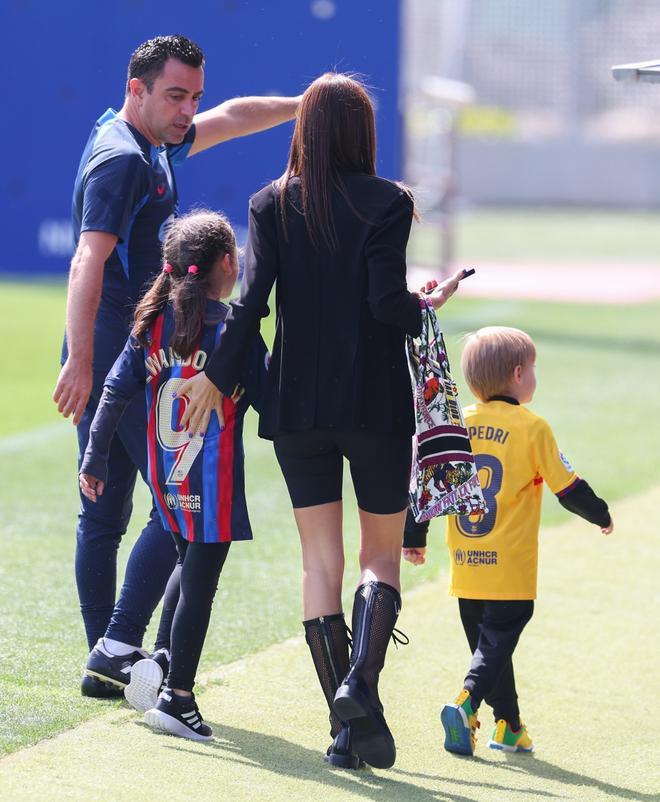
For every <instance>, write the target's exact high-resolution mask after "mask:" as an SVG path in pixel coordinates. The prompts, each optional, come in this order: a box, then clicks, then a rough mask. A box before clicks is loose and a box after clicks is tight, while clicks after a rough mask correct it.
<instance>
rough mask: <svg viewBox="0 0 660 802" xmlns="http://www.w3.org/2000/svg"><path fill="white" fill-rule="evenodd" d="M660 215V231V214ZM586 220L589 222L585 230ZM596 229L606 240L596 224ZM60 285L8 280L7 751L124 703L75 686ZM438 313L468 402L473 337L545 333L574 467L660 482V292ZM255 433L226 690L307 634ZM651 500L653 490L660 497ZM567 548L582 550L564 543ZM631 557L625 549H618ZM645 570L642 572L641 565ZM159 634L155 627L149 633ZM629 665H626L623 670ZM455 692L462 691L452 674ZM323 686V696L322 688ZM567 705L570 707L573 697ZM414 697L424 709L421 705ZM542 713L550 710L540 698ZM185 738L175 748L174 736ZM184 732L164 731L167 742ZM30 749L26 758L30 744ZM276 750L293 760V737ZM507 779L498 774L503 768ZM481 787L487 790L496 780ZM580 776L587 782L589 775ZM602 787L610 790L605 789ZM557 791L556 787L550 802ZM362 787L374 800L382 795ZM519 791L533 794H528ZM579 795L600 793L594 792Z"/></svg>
mask: <svg viewBox="0 0 660 802" xmlns="http://www.w3.org/2000/svg"><path fill="white" fill-rule="evenodd" d="M496 217H497V215H485V216H482V217H480V218H478V219H477V220H475V221H474V223H473V224H472V225H473V226H474V228H473V231H475V232H477V233H478V234H479V236H478V238H477V239H480V238H481V235H482V234H483V235H484V241H487V240H488V238H489V237H495V236H496V234H495V233H494V232H495V231H499V232H500V234H501V235H502V239H501V240H499V244H496V245H497V247H496V252H495V253H489V254H488V255H489V256H491V257H492V258H509V257H512V258H514V259H522V258H524V257H525V256H527V255H529V258H532V256H533V257H535V258H545V259H547V258H553V257H556V258H561V256H562V248H563V247H564V246H563V245H561V244H558V243H560V242H561V241H562V237H561V236H559V237H558V239H557V241H556V242H555V243H554V245H550V246H549V247H550V251H551V252H550V254H548V253H541V252H540V251H541V250H543V248H541V247H540V246H539V252H534V245H533V241H537V240H538V241H540V242H541V243H542V242H544V241H546V242H551V240H552V238H551V237H548V236H547V228H546V229H543V231H545V232H546V233H545V234H544V233H543V231H541V232H540V233H539V230H535V231H533V232H531V233H530V232H529V231H528V232H527V234H528V235H529V236H528V240H527V241H526V242H521V241H520V238H518V240H516V242H515V244H514V245H507V244H506V236H508V235H507V232H509V234H512V233H513V231H514V229H516V226H515V225H514V221H512V220H509V219H508V218H498V219H496ZM520 222H521V221H519V220H518V223H520ZM554 222H556V221H554ZM650 222H651V221H650V218H649V220H648V221H647V220H646V218H643V219H642V222H641V229H640V231H641V234H640V236H641V244H640V239H639V237H638V238H636V239H635V241H636V242H637V245H636V246H635V248H636V250H635V249H633V251H634V257H635V258H637V259H639V260H645V261H651V258H652V257H650V256H649V255H650V254H652V253H653V251H654V250H655V248H656V246H657V245H659V244H660V241H656V239H655V238H656V237H657V234H656V231H654V230H652V227H651V225H650ZM647 223H648V225H647ZM654 225H655V227H656V230H658V229H660V227H658V226H657V223H654ZM524 229H525V226H522V227H521V226H520V225H518V226H517V230H518V231H519V232H520V231H524ZM566 230H567V226H566V225H564V228H563V229H562V231H563V232H564V235H565V236H569V238H570V236H571V227H570V226H568V234H566ZM583 230H587V232H588V230H589V226H588V225H587V226H586V229H583ZM602 230H603V229H602V227H601V231H602ZM479 232H481V233H479ZM461 236H464V235H463V234H461ZM543 237H546V239H545V240H544V239H543ZM539 238H540V239H539ZM593 239H594V240H596V239H597V237H596V234H595V229H594V235H593ZM626 241H627V240H626ZM475 242H476V241H475V240H471V241H470V243H471V244H469V245H467V246H465V247H462V255H464V258H466V259H469V260H470V261H474V260H475V259H477V258H478V257H479V255H480V254H484V255H485V250H486V249H482V246H480V245H478V244H475ZM509 242H513V240H509ZM553 247H554V249H555V252H552V248H553ZM566 247H568V246H566ZM582 247H583V248H584V256H585V258H594V256H596V257H597V256H598V255H599V251H598V248H597V247H595V246H594V247H593V248H592V249H591V250H590V249H589V247H588V246H587V245H584V246H582ZM598 247H600V246H598ZM498 248H499V249H500V250H498ZM511 248H513V249H514V251H515V253H513V252H512V250H511ZM621 251H622V252H621V253H617V252H616V249H615V248H614V246H612V245H611V244H610V246H609V250H608V256H609V258H611V259H613V260H615V261H619V260H621V259H622V257H623V251H625V242H624V245H623V247H621ZM655 253H657V250H655ZM574 255H575V254H574V253H573V254H572V256H574ZM64 297H65V287H64V284H63V283H45V284H38V283H22V282H4V283H0V338H1V341H2V343H3V349H4V356H3V361H2V371H3V389H4V390H5V392H3V393H2V397H1V398H0V461H1V463H2V465H3V470H2V482H0V509H1V511H2V535H3V559H2V560H1V561H0V609H1V610H2V611H3V615H2V623H1V624H0V656H1V658H2V659H1V660H0V688H2V693H1V694H0V752H4V753H6V754H9V753H12V752H16V751H17V750H20V749H21V747H25V746H29V745H31V744H34V743H36V742H37V741H39V740H41V739H43V738H45V737H48V736H54V735H57V734H58V733H61V732H63V731H65V730H67V729H69V728H71V727H74V726H75V725H78V724H80V723H82V722H85V721H91V720H92V719H97V720H98V722H99V723H98V726H99V727H103V726H105V725H103V724H102V722H103V720H104V719H103V716H104V715H105V714H107V713H108V711H110V710H113V709H115V708H116V709H117V710H120V707H119V706H118V704H117V703H112V702H102V703H99V702H96V701H90V700H85V699H82V698H81V697H80V696H79V693H78V681H79V676H80V672H81V668H82V665H83V664H84V659H85V652H86V648H85V642H84V637H83V630H82V623H81V620H80V617H79V613H78V609H77V597H76V590H75V582H74V577H73V553H74V545H75V543H74V540H75V536H74V528H75V516H76V509H77V489H76V471H75V450H76V449H75V434H74V431H73V429H72V427H71V425H70V423H66V422H63V421H61V420H60V419H59V418H58V415H57V412H56V410H55V407H54V404H53V403H52V401H51V400H50V397H51V394H52V390H53V387H54V383H55V380H56V377H57V372H58V359H59V349H60V344H61V332H62V325H63V320H64ZM439 318H440V321H441V326H442V328H443V330H444V332H445V334H446V339H447V345H448V348H449V352H450V358H451V359H452V363H453V367H454V374H455V375H456V377H457V378H458V380H459V385H460V387H461V400H462V402H463V403H464V404H466V403H468V402H469V401H470V395H469V393H468V392H467V391H466V389H465V387H464V385H463V384H462V383H461V379H460V375H459V373H460V371H459V369H458V366H459V355H460V341H461V337H462V336H463V335H464V333H466V332H468V331H471V330H474V329H475V328H478V327H479V326H482V325H490V324H504V325H513V326H518V327H521V328H524V329H526V330H527V331H528V332H529V333H530V334H531V335H532V336H533V337H534V339H535V341H536V344H537V349H538V358H537V374H538V380H539V386H538V390H537V394H536V398H535V400H534V402H533V404H532V405H531V406H532V408H533V409H535V410H536V411H537V412H539V413H540V414H543V415H544V416H546V417H547V418H548V419H549V420H550V422H551V423H552V425H553V428H554V430H555V434H556V435H557V439H558V441H559V444H560V446H561V447H562V449H563V450H564V452H565V453H566V454H567V456H568V457H569V458H570V460H571V461H572V463H573V464H574V466H575V467H576V469H577V470H578V472H579V473H580V474H581V475H583V476H584V477H585V478H587V479H588V480H589V481H590V483H591V484H592V486H593V487H594V488H595V489H596V491H597V492H599V494H601V495H603V496H604V497H605V498H607V499H608V501H617V500H623V499H624V498H626V497H631V496H633V495H634V494H640V493H641V494H643V493H645V492H646V493H652V492H653V491H652V488H653V487H654V486H657V483H658V474H659V471H658V461H657V454H656V450H654V446H653V436H654V435H653V431H654V430H655V431H657V425H656V422H657V421H658V420H659V419H660V392H659V381H658V376H659V375H660V327H659V326H658V323H657V321H658V319H659V318H660V304H659V303H656V302H654V303H649V304H644V305H639V306H592V305H589V304H565V305H561V304H549V303H543V302H531V301H529V302H528V301H490V300H465V299H461V298H460V297H456V298H454V299H452V302H451V304H450V305H449V306H448V307H446V308H445V309H443V310H441V312H440V315H439ZM269 325H270V323H269ZM255 430H256V418H255V417H254V416H253V415H251V417H250V418H249V419H248V421H247V422H246V452H247V475H248V503H249V505H250V509H251V514H252V519H253V524H254V529H255V536H256V539H255V542H254V543H251V544H237V545H236V546H235V547H234V548H233V549H232V553H231V556H230V559H229V560H228V564H227V568H226V571H225V573H223V578H222V582H221V586H220V590H219V592H218V597H217V600H216V603H215V608H214V614H213V618H212V622H211V628H210V632H209V638H208V642H207V646H206V649H205V652H204V655H203V661H202V665H201V671H202V672H203V673H204V674H205V676H207V677H208V678H209V681H208V682H207V689H208V690H207V693H209V694H212V693H215V690H214V682H215V680H213V677H214V676H216V675H218V672H221V671H222V669H221V668H220V667H221V666H223V665H226V664H228V663H230V662H232V661H234V660H236V659H238V658H241V657H248V656H250V655H253V654H254V653H256V652H258V651H259V650H261V649H263V648H265V647H268V646H269V645H271V644H275V643H279V642H281V641H284V640H286V639H287V638H289V637H291V636H296V635H299V634H300V630H301V624H300V620H301V606H300V587H299V585H300V577H299V574H300V570H299V565H300V558H299V546H298V541H297V535H296V532H295V527H294V525H293V518H292V515H291V511H290V508H289V503H288V498H287V495H286V491H285V487H284V483H283V481H282V479H281V476H280V474H279V470H278V468H277V465H276V462H275V460H274V457H273V454H272V448H271V445H270V444H269V443H267V442H264V441H260V440H259V439H258V438H257V437H256V435H255ZM346 498H347V503H346V515H345V521H346V533H347V547H346V550H347V564H348V565H349V566H352V567H353V570H352V572H351V571H349V573H348V575H347V582H346V588H347V593H346V597H347V599H348V598H349V597H350V595H351V587H352V585H353V582H354V579H355V578H356V572H355V568H354V565H355V562H356V560H355V559H354V558H355V554H356V551H357V518H356V511H355V507H354V504H353V503H352V501H350V498H351V493H350V491H349V492H347V493H346ZM652 498H657V493H656V494H655V496H652ZM623 503H627V502H623ZM146 510H147V494H146V492H145V491H144V489H142V488H141V489H140V490H139V491H138V493H137V495H136V504H135V511H134V515H133V521H132V524H131V528H130V530H129V532H128V533H127V535H126V537H125V542H124V543H123V544H122V548H121V549H120V571H121V570H123V565H124V563H125V559H126V557H127V555H128V552H129V550H130V544H131V542H132V541H133V539H134V538H135V536H136V534H137V533H138V531H139V529H140V526H141V524H142V522H143V521H144V519H145V513H146ZM568 518H569V516H568V514H567V513H565V512H564V511H563V510H562V509H561V508H560V507H559V505H558V504H557V503H556V502H555V501H554V500H553V499H552V498H550V497H547V498H546V500H545V507H544V515H543V525H544V527H548V526H554V525H556V524H561V523H562V522H566V521H567V520H568ZM642 524H643V521H640V523H639V525H640V526H642ZM649 525H650V526H651V527H652V526H653V525H652V524H651V523H650V524H649ZM552 531H554V530H552ZM433 534H434V542H435V545H436V546H437V548H434V549H433V550H432V553H431V559H430V562H429V564H428V565H427V566H426V567H425V568H424V569H422V570H419V569H413V568H412V567H411V566H408V565H407V564H406V565H404V569H403V585H404V590H409V589H411V588H412V587H413V586H414V585H418V584H420V583H422V582H424V581H427V580H433V579H434V578H436V577H437V576H438V574H439V573H442V572H443V570H444V566H445V562H446V560H445V554H444V552H445V549H444V546H443V543H442V539H443V528H442V526H441V525H440V524H436V525H435V526H434V530H433ZM640 536H643V534H640ZM566 553H567V554H569V553H570V549H569V547H568V546H566ZM625 553H626V549H623V550H622V556H621V559H622V560H623V559H624V554H625ZM640 570H641V571H642V574H643V571H644V565H642V566H641V567H640ZM648 570H651V568H650V565H649V569H648ZM613 590H614V592H615V593H618V594H619V597H620V598H621V601H622V603H623V602H624V600H625V598H626V590H625V588H621V587H618V586H617V585H616V583H615V585H614V588H613ZM424 592H425V591H424ZM442 592H443V591H441V593H442ZM445 606H446V605H445ZM454 613H455V611H453V608H452V614H454ZM152 637H153V626H152V630H151V631H150V633H149V634H148V637H147V640H146V644H147V645H148V644H149V643H150V642H151V638H152ZM604 638H605V639H607V633H605V634H604ZM553 648H554V647H553ZM462 658H464V655H463V656H462ZM301 659H302V658H301ZM458 662H461V661H458ZM463 662H464V660H463ZM621 670H622V671H624V672H625V666H624V667H623V668H622V669H621ZM218 681H220V680H218ZM221 681H222V682H223V683H224V682H225V680H224V679H222V680H221ZM622 684H625V683H623V681H622ZM450 690H451V691H452V693H453V685H452V686H451V688H450ZM625 692H626V693H629V692H631V689H627V690H626V691H625ZM569 696H570V694H569ZM210 698H211V697H210V696H209V699H210ZM311 698H315V697H314V695H313V693H312V697H311ZM564 703H570V699H569V701H568V702H567V701H566V700H564ZM403 704H404V705H405V701H404V702H403ZM412 707H413V708H414V709H416V708H415V704H413V705H412ZM317 712H318V711H317ZM535 712H536V714H537V716H538V715H539V713H540V711H539V710H538V706H537V710H536V711H535ZM113 715H115V714H113ZM116 715H120V719H118V721H121V722H124V719H125V718H126V716H125V714H123V713H117V714H116ZM121 716H124V718H121ZM217 716H220V718H218V717H216V719H215V721H216V722H218V723H220V722H221V721H222V715H221V713H220V712H218V714H217ZM99 717H100V718H99ZM112 720H113V721H114V719H112ZM92 723H93V724H94V726H97V725H96V723H94V722H92ZM89 726H91V725H89ZM122 726H127V724H125V723H123V724H122ZM227 726H229V725H227ZM602 726H603V727H604V726H606V725H605V724H603V725H602ZM553 734H554V733H553ZM264 737H265V736H264ZM282 737H284V736H282ZM411 737H413V736H412V735H411ZM482 737H483V734H482ZM264 743H266V741H264ZM174 744H176V745H177V746H178V742H174ZM174 744H173V743H172V741H167V745H169V746H173V745H174ZM184 746H185V745H184ZM276 746H277V745H276ZM587 746H588V745H587ZM152 748H153V747H152ZM182 748H183V747H182ZM278 749H279V746H278ZM23 754H26V755H27V754H29V750H28V751H27V752H24V753H23ZM277 754H278V755H279V756H280V757H281V758H282V759H288V758H287V754H288V753H287V752H286V749H284V751H282V750H281V749H280V751H279V752H278V753H277ZM15 757H17V758H18V757H19V756H15ZM12 759H13V758H12ZM255 759H256V758H255ZM11 765H13V764H7V766H8V767H10V766H11ZM16 765H17V766H18V765H19V764H18V763H17V764H16ZM200 765H203V761H202V764H200ZM427 770H428V767H427ZM503 776H504V775H499V779H500V780H501V779H502V777H503ZM81 782H82V781H81ZM333 782H334V781H333ZM410 782H413V779H410ZM414 782H418V780H414ZM479 782H481V780H480V781H479ZM483 783H484V785H483V787H484V788H487V787H488V781H487V779H486V778H484V779H483ZM575 783H576V784H579V783H578V780H577V779H576V780H575ZM476 784H477V782H476V781H475V782H474V783H472V785H476ZM472 785H468V786H467V787H463V788H462V791H461V793H459V794H458V795H456V796H449V795H448V796H446V797H445V796H442V795H440V796H438V797H437V798H439V799H442V798H454V799H460V800H466V799H469V798H472V796H471V790H474V789H472ZM82 787H83V786H82V785H81V788H82ZM502 787H504V786H502ZM1 788H2V784H1V783H0V789H1ZM333 788H335V790H338V791H341V792H342V793H343V792H344V791H345V792H346V793H345V798H350V795H348V791H347V790H346V789H345V788H344V787H343V786H342V785H341V784H339V785H338V784H337V783H336V782H334V784H333ZM372 790H373V789H372ZM512 790H513V789H512ZM600 790H601V791H603V793H605V795H606V796H607V793H606V792H607V790H608V789H607V788H606V787H604V788H603V789H600ZM289 793H290V794H292V795H290V798H296V794H295V792H292V791H290V792H289ZM374 793H375V790H374ZM411 793H412V792H411ZM447 793H449V792H447ZM540 793H541V792H540ZM415 794H417V795H413V796H411V797H410V798H419V799H422V798H436V797H428V796H427V795H425V793H423V792H422V791H421V790H418V791H416V792H415ZM461 794H462V795H461ZM548 794H549V791H546V792H544V793H543V794H542V795H543V798H545V797H547V796H548ZM364 795H365V794H362V793H360V794H358V796H364ZM550 795H553V794H550ZM366 796H367V797H368V798H371V795H370V793H367V794H366ZM6 798H13V797H11V796H8V797H6ZM72 798H73V796H72ZM76 798H77V797H76ZM275 798H279V797H275ZM329 798H335V797H334V796H332V797H329ZM337 798H340V796H337ZM356 798H357V797H356ZM374 798H375V797H374ZM481 798H488V797H482V796H480V795H478V794H476V791H475V795H474V799H481ZM491 798H495V797H491ZM516 798H520V799H523V798H525V796H524V792H523V793H522V795H518V796H517V797H516ZM530 798H531V797H530ZM539 798H540V797H539ZM582 798H584V799H590V798H596V797H591V796H589V795H588V794H587V795H585V796H583V797H582ZM598 798H600V797H598ZM625 798H630V799H636V798H651V796H648V795H647V796H644V795H642V796H640V797H637V796H635V795H633V794H631V793H629V792H627V793H626V796H625Z"/></svg>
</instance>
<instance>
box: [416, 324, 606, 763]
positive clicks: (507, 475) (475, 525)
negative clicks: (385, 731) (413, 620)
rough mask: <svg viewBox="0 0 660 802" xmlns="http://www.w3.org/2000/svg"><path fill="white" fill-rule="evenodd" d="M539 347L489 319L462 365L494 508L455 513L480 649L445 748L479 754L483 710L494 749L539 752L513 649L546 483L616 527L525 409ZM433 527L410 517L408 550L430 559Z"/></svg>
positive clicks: (470, 629)
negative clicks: (491, 719)
mask: <svg viewBox="0 0 660 802" xmlns="http://www.w3.org/2000/svg"><path fill="white" fill-rule="evenodd" d="M535 359H536V349H535V347H534V343H533V342H532V339H531V338H530V337H529V335H527V334H525V332H523V331H520V330H519V329H512V328H506V327H503V326H489V327H487V328H483V329H479V331H477V332H476V333H474V334H471V335H470V336H469V337H468V339H467V341H466V344H465V348H464V351H463V357H462V360H461V367H462V369H463V373H464V375H465V379H466V381H467V383H468V385H469V387H470V389H471V390H472V392H473V394H474V395H475V396H476V398H478V399H479V400H478V402H477V403H476V404H474V405H473V406H470V407H467V408H466V409H465V410H464V413H465V424H466V426H467V429H468V432H469V434H470V441H471V443H472V450H473V451H474V454H475V460H476V463H477V467H478V469H479V478H480V481H481V484H482V487H483V492H484V497H485V499H486V502H487V504H488V512H487V513H485V514H476V515H470V516H467V515H466V516H459V517H449V518H448V519H447V545H448V547H449V562H450V590H449V592H450V593H451V595H453V596H457V597H458V607H459V613H460V616H461V622H462V624H463V629H464V630H465V634H466V636H467V640H468V643H469V645H470V649H471V651H472V663H471V665H470V670H469V671H468V673H467V676H466V677H465V680H464V682H463V690H462V691H461V693H460V694H459V695H458V698H457V699H456V701H455V702H454V704H448V705H445V706H444V707H443V709H442V712H441V714H440V718H441V721H442V725H443V727H444V730H445V749H446V750H447V751H449V752H455V753H457V754H462V755H472V754H474V747H475V743H476V730H477V727H478V726H479V721H478V719H477V711H478V709H479V705H480V704H481V702H482V700H485V701H486V703H487V704H488V705H490V706H491V707H492V708H493V713H494V716H495V728H494V730H493V733H492V735H491V738H490V740H489V742H488V746H490V747H491V748H493V749H501V750H505V751H507V752H531V751H532V750H533V748H534V746H533V744H532V740H531V738H530V737H529V735H528V733H527V730H526V728H525V725H524V724H523V723H522V722H521V720H520V711H519V709H518V696H517V693H516V686H515V681H514V674H513V663H512V656H513V652H514V650H515V648H516V645H517V643H518V638H519V637H520V634H521V632H522V631H523V629H524V627H525V625H526V624H527V622H528V621H529V620H530V618H531V617H532V613H533V611H534V599H535V598H536V576H537V563H538V533H539V522H540V516H541V495H542V490H543V482H544V481H545V482H546V483H547V485H548V487H549V488H550V490H551V491H552V492H553V493H554V494H555V495H556V496H557V498H558V499H559V503H560V504H561V505H562V506H563V507H565V508H566V509H567V510H570V512H573V513H576V514H577V515H580V516H582V517H583V518H586V519H587V521H589V522H590V523H593V524H596V525H597V526H599V527H600V529H601V531H602V532H603V534H606V535H608V534H610V532H612V530H613V528H614V525H613V523H612V518H611V516H610V513H609V511H608V508H607V504H606V503H605V502H604V501H603V500H602V499H600V498H598V496H596V495H595V493H594V492H593V490H592V489H591V488H590V487H589V485H588V484H587V483H586V482H585V481H584V479H580V478H579V477H578V475H577V474H576V473H575V471H574V470H573V468H572V467H571V465H570V463H569V462H568V460H567V459H566V457H565V456H564V455H563V454H562V453H561V451H560V450H559V449H558V447H557V444H556V442H555V438H554V436H553V434H552V429H551V428H550V426H549V424H548V423H547V422H546V421H545V420H544V419H543V418H541V417H539V416H538V415H536V414H535V413H534V412H532V411H531V410H529V409H527V408H526V407H524V406H522V404H526V403H528V402H529V401H531V400H532V397H533V395H534V390H535V389H536V376H535V372H534V368H535V365H534V362H535ZM427 530H428V524H416V523H415V522H414V519H413V518H412V516H411V515H410V514H409V515H408V520H407V522H406V533H405V537H404V548H403V556H404V557H405V559H407V560H409V561H410V562H412V563H414V564H420V563H421V562H423V561H424V559H425V550H426V532H427Z"/></svg>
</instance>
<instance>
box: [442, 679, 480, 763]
mask: <svg viewBox="0 0 660 802" xmlns="http://www.w3.org/2000/svg"><path fill="white" fill-rule="evenodd" d="M440 721H441V722H442V726H443V727H444V730H445V749H446V750H447V752H454V753H455V754H457V755H468V756H470V757H471V756H472V755H473V754H474V747H475V746H476V744H477V728H478V727H479V726H480V725H479V719H478V718H477V713H476V711H475V710H473V709H472V699H471V698H470V692H469V691H467V690H465V688H463V690H462V691H461V692H460V693H459V695H458V697H457V699H456V702H455V703H454V704H453V705H445V706H444V707H443V708H442V711H441V712H440Z"/></svg>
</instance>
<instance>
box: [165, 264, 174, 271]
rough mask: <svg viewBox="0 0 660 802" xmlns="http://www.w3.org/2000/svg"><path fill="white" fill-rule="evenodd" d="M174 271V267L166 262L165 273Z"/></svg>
mask: <svg viewBox="0 0 660 802" xmlns="http://www.w3.org/2000/svg"><path fill="white" fill-rule="evenodd" d="M173 270H174V268H173V267H172V265H171V264H170V263H169V262H165V264H164V265H163V273H171V272H172V271H173Z"/></svg>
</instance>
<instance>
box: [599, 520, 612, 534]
mask: <svg viewBox="0 0 660 802" xmlns="http://www.w3.org/2000/svg"><path fill="white" fill-rule="evenodd" d="M600 531H601V532H602V533H603V534H604V535H611V534H612V532H613V531H614V521H613V520H612V516H611V515H610V522H609V524H608V526H601V528H600Z"/></svg>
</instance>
